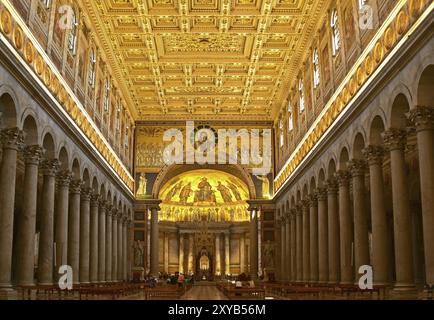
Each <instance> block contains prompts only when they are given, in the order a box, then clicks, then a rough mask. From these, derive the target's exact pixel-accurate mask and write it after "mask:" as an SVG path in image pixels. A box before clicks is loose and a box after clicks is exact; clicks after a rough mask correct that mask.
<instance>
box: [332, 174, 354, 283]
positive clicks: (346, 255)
mask: <svg viewBox="0 0 434 320" xmlns="http://www.w3.org/2000/svg"><path fill="white" fill-rule="evenodd" d="M336 178H337V180H338V183H339V238H340V263H341V282H340V283H341V284H354V268H353V266H352V243H353V232H352V229H353V226H352V217H351V199H350V179H351V174H350V173H349V172H348V171H345V170H339V171H338V172H336Z"/></svg>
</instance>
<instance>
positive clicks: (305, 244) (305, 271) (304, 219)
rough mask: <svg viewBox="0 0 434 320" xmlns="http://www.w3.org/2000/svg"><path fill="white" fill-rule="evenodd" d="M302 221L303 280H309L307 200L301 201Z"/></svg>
mask: <svg viewBox="0 0 434 320" xmlns="http://www.w3.org/2000/svg"><path fill="white" fill-rule="evenodd" d="M302 214H303V217H302V223H303V232H302V234H303V282H309V280H310V219H309V218H310V217H309V216H310V212H309V200H303V202H302Z"/></svg>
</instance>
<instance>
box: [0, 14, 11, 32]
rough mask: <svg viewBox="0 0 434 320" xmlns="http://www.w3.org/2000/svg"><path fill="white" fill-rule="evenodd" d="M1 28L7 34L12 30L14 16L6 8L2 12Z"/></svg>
mask: <svg viewBox="0 0 434 320" xmlns="http://www.w3.org/2000/svg"><path fill="white" fill-rule="evenodd" d="M1 29H2V31H3V33H4V34H6V35H9V33H11V31H12V16H11V14H10V12H9V11H8V10H7V9H6V8H3V10H2V13H1Z"/></svg>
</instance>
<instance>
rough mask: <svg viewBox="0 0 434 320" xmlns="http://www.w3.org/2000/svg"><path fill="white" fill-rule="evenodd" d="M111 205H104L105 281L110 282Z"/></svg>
mask: <svg viewBox="0 0 434 320" xmlns="http://www.w3.org/2000/svg"><path fill="white" fill-rule="evenodd" d="M112 216H113V206H112V205H108V206H107V207H106V225H105V236H106V237H105V281H107V282H111V281H112V280H113V278H112V254H113V233H112V230H113V222H112Z"/></svg>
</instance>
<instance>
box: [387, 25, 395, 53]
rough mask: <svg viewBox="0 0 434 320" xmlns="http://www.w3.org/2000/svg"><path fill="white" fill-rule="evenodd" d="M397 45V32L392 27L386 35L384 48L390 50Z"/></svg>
mask: <svg viewBox="0 0 434 320" xmlns="http://www.w3.org/2000/svg"><path fill="white" fill-rule="evenodd" d="M394 43H395V31H394V30H393V28H392V27H388V28H387V30H386V32H385V33H384V46H385V47H386V49H387V50H390V49H391V48H392V46H393V45H394Z"/></svg>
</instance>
